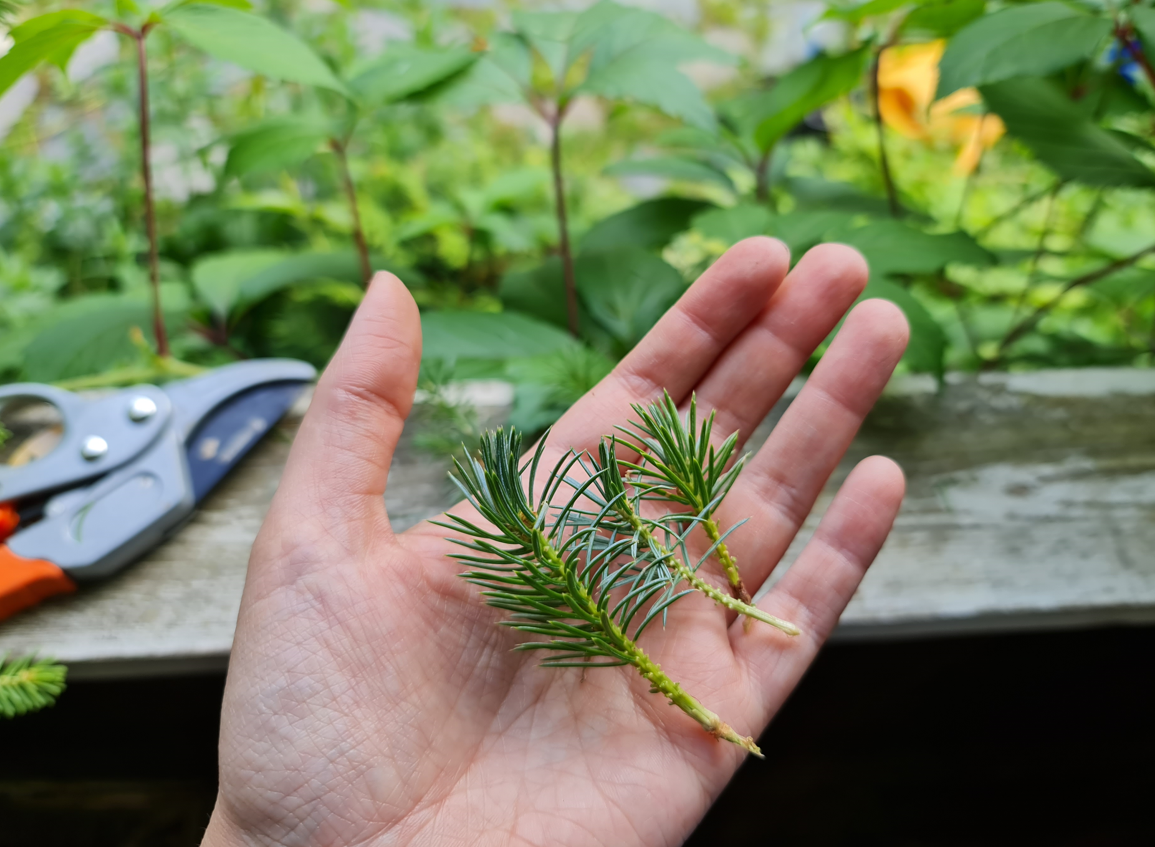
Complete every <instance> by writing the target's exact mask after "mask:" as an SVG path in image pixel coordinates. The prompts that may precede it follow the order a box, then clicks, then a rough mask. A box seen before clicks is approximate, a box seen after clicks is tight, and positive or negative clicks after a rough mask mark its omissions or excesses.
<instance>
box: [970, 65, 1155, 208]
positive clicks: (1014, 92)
mask: <svg viewBox="0 0 1155 847" xmlns="http://www.w3.org/2000/svg"><path fill="white" fill-rule="evenodd" d="M979 90H980V91H981V92H982V95H983V100H985V101H986V104H987V106H988V107H989V108H990V110H991V111H992V112H995V113H996V114H997V115H998V116H999V117H1000V118H1002V119H1003V123H1004V124H1006V127H1007V132H1008V133H1009V134H1010V135H1012V136H1014V137H1015V138H1017V139H1019V140H1020V141H1022V142H1023V143H1024V144H1025V145H1026V146H1027V147H1029V148H1030V149H1031V151H1032V152H1033V153H1034V154H1035V155H1036V156H1038V158H1039V160H1040V161H1042V162H1043V163H1045V164H1046V165H1048V166H1049V167H1051V168H1052V169H1053V170H1054V171H1055V173H1057V174H1058V175H1059V176H1061V177H1063V178H1064V179H1070V180H1075V181H1077V182H1082V183H1084V184H1086V185H1103V186H1114V185H1130V186H1135V187H1144V188H1145V187H1151V186H1155V172H1152V171H1151V169H1150V168H1148V167H1147V166H1146V165H1144V164H1143V163H1142V162H1140V161H1139V160H1138V159H1136V158H1135V157H1134V156H1133V155H1132V154H1131V152H1130V151H1129V150H1128V149H1127V145H1125V144H1124V143H1123V142H1122V141H1120V140H1118V139H1117V138H1115V137H1113V136H1112V135H1111V134H1110V133H1108V132H1107V131H1106V130H1103V129H1101V128H1100V127H1098V126H1096V125H1095V124H1094V123H1093V122H1092V121H1091V120H1090V119H1089V118H1088V117H1087V116H1086V115H1085V114H1084V112H1083V110H1082V109H1081V108H1080V107H1078V106H1076V105H1075V104H1074V103H1072V102H1071V101H1070V100H1069V99H1067V96H1066V95H1065V94H1064V93H1063V92H1062V91H1061V90H1060V89H1059V88H1057V87H1056V86H1055V85H1053V84H1052V83H1050V82H1048V81H1047V80H1044V79H1033V78H1024V79H1011V80H1007V81H1005V82H999V83H994V84H991V85H984V86H982V87H981V88H980V89H979Z"/></svg>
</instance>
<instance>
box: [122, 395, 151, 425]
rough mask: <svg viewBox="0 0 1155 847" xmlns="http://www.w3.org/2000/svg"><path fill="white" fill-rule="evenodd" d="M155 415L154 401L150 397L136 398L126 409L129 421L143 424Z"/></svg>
mask: <svg viewBox="0 0 1155 847" xmlns="http://www.w3.org/2000/svg"><path fill="white" fill-rule="evenodd" d="M155 414H156V401H155V400H153V399H152V398H151V397H136V398H133V401H132V403H131V404H130V405H129V407H128V417H129V420H132V421H135V422H136V423H143V422H144V421H147V420H148V419H149V418H151V417H152V416H153V415H155Z"/></svg>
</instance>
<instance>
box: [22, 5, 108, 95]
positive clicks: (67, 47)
mask: <svg viewBox="0 0 1155 847" xmlns="http://www.w3.org/2000/svg"><path fill="white" fill-rule="evenodd" d="M60 14H61V13H53V14H52V15H44V16H43V17H44V18H51V17H54V16H56V15H60ZM78 14H83V13H78ZM91 17H92V18H94V19H95V20H97V21H100V22H101V23H100V24H94V23H91V22H85V21H84V20H80V19H74V17H73V16H69V17H67V18H60V19H59V20H58V22H56V23H53V24H52V25H50V26H45V27H44V28H40V29H38V28H37V26H39V24H38V23H37V22H38V21H40V20H41V19H39V18H33V19H32V20H31V21H28V22H27V23H25V24H24V25H23V26H24V27H28V26H30V25H32V28H31V29H25V30H24V32H23V34H22V37H21V38H20V40H18V41H16V43H15V44H13V45H12V49H11V50H9V51H8V52H7V53H5V54H4V55H3V56H0V94H3V93H4V92H5V91H7V90H8V89H9V88H11V87H12V85H13V84H14V83H15V82H16V80H18V79H20V77H22V76H24V74H26V73H28V72H29V71H30V70H32V69H33V68H35V67H36V66H37V65H39V64H40V63H41V62H52V63H53V64H56V65H58V66H61V67H63V66H64V65H66V64H68V59H69V58H70V57H71V56H72V53H73V51H74V50H76V48H77V47H79V46H80V45H81V44H82V43H83V42H84V41H85V40H87V39H88V38H89V37H90V36H91V35H92V34H93V33H95V32H96V31H97V30H98V29H99V28H100V26H101V25H103V23H104V19H103V18H98V17H97V16H96V15H92V16H91ZM20 29H21V27H17V30H14V32H16V31H18V30H20Z"/></svg>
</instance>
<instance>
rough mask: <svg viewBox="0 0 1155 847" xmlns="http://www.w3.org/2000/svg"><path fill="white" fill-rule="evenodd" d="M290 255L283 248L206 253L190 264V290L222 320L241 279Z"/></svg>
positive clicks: (225, 318) (226, 315)
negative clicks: (207, 254)
mask: <svg viewBox="0 0 1155 847" xmlns="http://www.w3.org/2000/svg"><path fill="white" fill-rule="evenodd" d="M290 255H291V254H289V253H288V252H287V251H285V250H237V251H234V252H231V253H216V254H210V255H209V256H206V257H204V258H202V259H200V260H199V261H197V263H196V264H195V265H193V267H192V284H193V290H194V291H195V292H196V294H197V297H198V298H199V299H200V300H201V301H203V302H204V303H205V305H207V306H208V307H209V309H210V310H211V311H212V313H213V315H214V316H215V317H216V318H217V320H219V321H221V322H225V321H226V320H227V319H228V317H229V313H230V312H231V311H232V310H233V307H234V306H235V305H236V304H237V301H238V298H239V296H240V292H241V286H242V285H243V284H244V283H245V281H246V280H248V279H251V278H252V277H254V276H256V275H257V274H259V273H261V272H262V271H265V270H268V269H269V268H271V267H273V266H274V265H277V264H280V263H281V262H284V261H286V259H287V258H289V256H290Z"/></svg>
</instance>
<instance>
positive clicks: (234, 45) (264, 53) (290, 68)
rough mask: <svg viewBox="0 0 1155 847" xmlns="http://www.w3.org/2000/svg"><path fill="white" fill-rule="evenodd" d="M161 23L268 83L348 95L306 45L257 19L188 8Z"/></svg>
mask: <svg viewBox="0 0 1155 847" xmlns="http://www.w3.org/2000/svg"><path fill="white" fill-rule="evenodd" d="M164 20H165V23H167V24H168V25H169V26H171V27H172V28H173V29H174V30H176V32H177V33H178V34H179V35H180V36H181V37H182V38H184V39H185V40H186V41H188V42H189V43H190V44H192V45H193V46H194V47H198V48H199V49H201V50H204V51H205V52H206V53H208V54H210V55H212V56H215V57H216V58H218V59H222V60H224V61H226V62H232V63H234V64H237V65H240V66H241V67H243V68H248V69H249V70H251V71H254V72H255V73H259V74H262V75H264V76H267V77H270V78H272V79H278V80H286V81H288V82H299V83H303V84H305V85H316V86H319V87H321V88H329V89H332V90H333V91H338V92H341V93H342V94H347V93H348V92H347V91H346V88H345V85H344V83H342V82H341V80H339V79H338V78H337V77H336V75H335V74H334V73H333V71H332V70H331V69H330V68H329V66H328V65H326V64H325V63H324V62H323V61H322V60H321V58H320V57H319V56H318V55H317V54H316V53H314V52H313V50H312V48H311V47H309V45H307V44H306V43H305V42H303V41H301V39H299V38H298V37H297V36H296V35H294V34H293V33H291V32H289V31H287V30H284V29H281V28H280V27H279V26H277V25H276V24H274V23H272V22H271V21H268V20H265V19H264V18H262V17H259V16H257V15H252V14H249V13H247V12H242V11H240V10H238V9H232V8H226V7H223V6H204V5H192V6H184V7H181V8H179V9H176V10H174V11H173V12H171V13H170V14H168V15H166V16H165V19H164Z"/></svg>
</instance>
